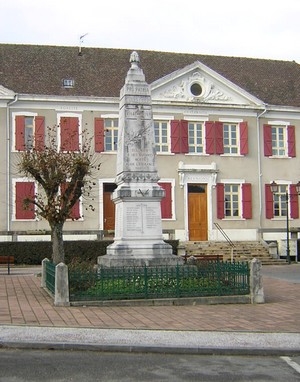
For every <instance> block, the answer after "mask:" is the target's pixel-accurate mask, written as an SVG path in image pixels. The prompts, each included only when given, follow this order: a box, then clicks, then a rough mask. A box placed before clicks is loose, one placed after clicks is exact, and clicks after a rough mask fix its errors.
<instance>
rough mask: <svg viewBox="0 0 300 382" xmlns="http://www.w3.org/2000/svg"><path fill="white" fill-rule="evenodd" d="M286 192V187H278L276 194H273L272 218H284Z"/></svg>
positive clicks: (285, 212)
mask: <svg viewBox="0 0 300 382" xmlns="http://www.w3.org/2000/svg"><path fill="white" fill-rule="evenodd" d="M286 192H287V187H286V185H284V186H283V185H279V186H278V192H277V193H276V194H274V196H273V197H274V199H273V206H274V207H273V208H274V216H286V214H287V210H286V199H285V194H286Z"/></svg>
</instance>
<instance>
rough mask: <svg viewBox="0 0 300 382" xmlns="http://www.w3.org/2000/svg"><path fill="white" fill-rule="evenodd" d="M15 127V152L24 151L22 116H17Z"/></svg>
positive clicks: (23, 122)
mask: <svg viewBox="0 0 300 382" xmlns="http://www.w3.org/2000/svg"><path fill="white" fill-rule="evenodd" d="M15 122H16V126H15V134H16V135H15V137H16V150H18V151H24V149H25V117H24V116H23V115H17V116H16V119H15Z"/></svg>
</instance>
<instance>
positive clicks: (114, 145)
mask: <svg viewBox="0 0 300 382" xmlns="http://www.w3.org/2000/svg"><path fill="white" fill-rule="evenodd" d="M103 119H104V152H105V153H116V152H117V151H118V139H119V118H118V117H111V116H109V117H108V116H107V115H106V116H105V117H103ZM106 121H112V122H113V126H111V127H106ZM115 121H117V126H115ZM108 131H111V139H112V149H111V150H108V149H107V143H106V140H107V136H106V133H107V132H108Z"/></svg>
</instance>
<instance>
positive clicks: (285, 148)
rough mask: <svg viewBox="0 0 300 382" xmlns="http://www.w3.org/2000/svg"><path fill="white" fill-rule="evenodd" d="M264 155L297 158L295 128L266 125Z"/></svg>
mask: <svg viewBox="0 0 300 382" xmlns="http://www.w3.org/2000/svg"><path fill="white" fill-rule="evenodd" d="M264 155H265V156H268V157H271V156H275V157H295V156H296V142H295V126H284V125H277V126H276V125H264Z"/></svg>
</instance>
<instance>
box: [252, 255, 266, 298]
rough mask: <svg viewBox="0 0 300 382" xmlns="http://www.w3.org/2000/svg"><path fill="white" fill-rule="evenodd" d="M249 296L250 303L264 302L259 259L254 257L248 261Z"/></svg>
mask: <svg viewBox="0 0 300 382" xmlns="http://www.w3.org/2000/svg"><path fill="white" fill-rule="evenodd" d="M250 298H251V304H263V303H264V302H265V295H264V288H263V282H262V275H261V261H260V260H257V259H255V258H254V259H252V260H251V261H250Z"/></svg>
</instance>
